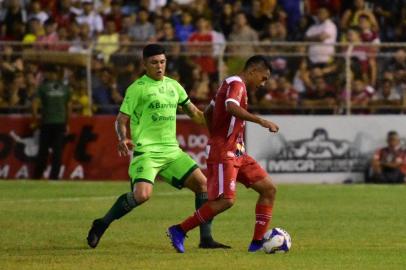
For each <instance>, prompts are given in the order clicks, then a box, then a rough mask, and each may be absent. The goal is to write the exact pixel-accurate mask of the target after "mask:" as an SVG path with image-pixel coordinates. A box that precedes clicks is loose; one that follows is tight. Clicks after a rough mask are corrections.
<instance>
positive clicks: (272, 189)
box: [266, 182, 276, 198]
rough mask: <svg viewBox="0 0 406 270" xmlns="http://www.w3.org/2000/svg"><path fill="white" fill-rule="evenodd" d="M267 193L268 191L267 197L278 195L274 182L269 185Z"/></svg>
mask: <svg viewBox="0 0 406 270" xmlns="http://www.w3.org/2000/svg"><path fill="white" fill-rule="evenodd" d="M266 193H267V197H269V198H275V196H276V186H275V185H274V184H273V183H272V182H271V184H270V185H269V186H268V188H267V191H266Z"/></svg>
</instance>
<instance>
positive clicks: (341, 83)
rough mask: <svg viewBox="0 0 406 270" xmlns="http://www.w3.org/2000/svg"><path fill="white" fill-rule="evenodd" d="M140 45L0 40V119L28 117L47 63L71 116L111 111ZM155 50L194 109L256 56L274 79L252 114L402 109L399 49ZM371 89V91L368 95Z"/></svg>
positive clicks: (257, 95)
mask: <svg viewBox="0 0 406 270" xmlns="http://www.w3.org/2000/svg"><path fill="white" fill-rule="evenodd" d="M144 45H145V44H144V43H129V42H127V43H125V44H124V43H122V44H121V45H119V44H96V43H57V44H28V45H27V44H22V43H16V42H2V43H0V48H1V49H0V68H1V71H0V72H1V73H0V74H1V77H0V113H10V112H13V113H27V112H29V108H30V101H31V100H32V98H33V96H34V95H35V91H36V88H37V87H38V84H39V82H40V81H41V80H42V77H43V76H44V72H42V71H41V70H42V67H43V66H44V65H48V64H51V65H56V66H58V67H60V74H61V77H62V80H63V81H64V82H65V83H66V84H68V85H69V86H70V87H71V88H72V90H73V93H74V96H75V98H74V99H75V100H74V101H75V102H74V106H75V108H76V111H77V112H78V113H81V114H89V113H90V112H93V113H115V112H116V111H117V108H118V106H119V104H120V103H121V100H122V97H123V95H124V94H125V89H126V87H127V86H128V85H129V84H130V83H131V82H132V81H133V80H135V79H136V78H138V77H139V76H141V75H142V72H143V69H142V60H141V52H142V48H143V46H144ZM162 45H164V46H165V47H166V51H167V58H168V61H167V75H168V76H170V77H174V78H176V79H178V80H179V81H180V82H181V83H182V85H184V87H185V89H186V90H187V91H188V93H189V95H190V97H191V98H192V100H193V101H194V102H195V103H196V104H197V105H198V106H200V107H204V106H205V104H207V103H208V102H209V100H210V98H211V97H212V95H213V93H214V92H215V90H216V88H217V86H218V85H219V83H220V82H221V80H222V79H224V78H225V77H227V76H229V75H232V74H236V73H238V72H239V71H240V70H241V69H242V68H243V64H244V61H245V60H246V59H247V58H248V57H249V56H251V55H253V54H258V53H260V54H264V55H266V56H267V57H269V59H270V61H271V64H272V68H273V76H274V78H273V79H272V80H270V81H269V82H268V83H267V85H266V86H265V88H263V89H260V90H257V91H251V92H250V98H249V100H250V103H251V109H252V110H253V111H256V112H259V113H280V114H319V113H321V114H326V113H327V114H351V113H389V114H403V113H404V112H405V111H406V51H405V48H406V44H405V43H382V44H371V43H368V44H366V43H357V44H342V43H337V44H327V45H321V44H318V43H302V42H300V43H298V42H253V43H246V42H245V43H230V42H228V43H174V42H169V43H162ZM311 46H319V47H318V50H316V54H315V53H314V50H313V52H311V51H309V48H310V47H311ZM326 48H334V52H332V53H331V57H330V60H329V61H328V62H325V63H324V64H320V63H319V64H317V63H312V62H311V61H310V60H309V56H310V57H313V58H314V57H316V58H317V57H318V58H320V56H321V58H323V53H324V54H325V55H324V56H326V55H328V54H330V53H329V52H328V49H327V50H325V49H326ZM324 51H327V52H324ZM317 54H318V55H317ZM323 87H324V88H325V89H323ZM388 88H390V89H389V90H390V91H389V92H390V93H389V94H388ZM292 89H295V90H292ZM371 89H375V91H374V93H372V90H371ZM383 89H384V90H383ZM323 91H327V93H323ZM309 93H310V94H309ZM311 94H313V96H312V95H311ZM85 97H87V100H85V99H86V98H85ZM323 97H324V98H323ZM372 97H375V98H372ZM81 98H82V99H83V100H81Z"/></svg>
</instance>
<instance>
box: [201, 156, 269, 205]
mask: <svg viewBox="0 0 406 270" xmlns="http://www.w3.org/2000/svg"><path fill="white" fill-rule="evenodd" d="M207 171H208V177H207V193H208V197H209V200H215V199H217V198H218V197H219V196H220V195H223V197H224V198H226V199H233V198H235V186H236V181H238V182H240V183H241V184H243V185H245V186H246V187H247V188H248V187H250V186H251V185H252V184H254V183H255V182H258V181H260V180H262V179H264V178H265V177H267V176H268V174H267V173H266V172H265V170H264V169H262V168H261V166H259V164H258V163H257V162H256V161H255V159H253V158H252V157H251V156H249V155H242V156H240V157H236V158H230V159H224V160H222V161H221V162H210V161H207Z"/></svg>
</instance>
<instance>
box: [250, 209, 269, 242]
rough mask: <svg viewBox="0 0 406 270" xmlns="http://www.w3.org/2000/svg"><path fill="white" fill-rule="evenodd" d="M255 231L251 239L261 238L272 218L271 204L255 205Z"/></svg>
mask: <svg viewBox="0 0 406 270" xmlns="http://www.w3.org/2000/svg"><path fill="white" fill-rule="evenodd" d="M255 217H256V218H255V231H254V237H253V240H262V238H263V237H264V234H265V232H266V230H267V228H268V224H269V222H270V220H271V218H272V206H271V205H265V204H257V206H256V207H255Z"/></svg>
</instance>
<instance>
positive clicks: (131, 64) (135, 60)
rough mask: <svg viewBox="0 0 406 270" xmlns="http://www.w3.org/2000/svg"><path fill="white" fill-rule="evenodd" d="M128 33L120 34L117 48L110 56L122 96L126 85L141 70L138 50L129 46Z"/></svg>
mask: <svg viewBox="0 0 406 270" xmlns="http://www.w3.org/2000/svg"><path fill="white" fill-rule="evenodd" d="M131 42H132V40H131V38H130V37H129V36H128V35H124V34H123V35H120V46H119V49H118V50H117V51H116V52H115V53H113V54H112V55H111V57H110V63H111V64H112V66H113V67H114V71H115V72H116V76H117V78H116V81H117V89H118V91H119V93H120V94H121V95H122V96H124V95H125V90H126V89H127V87H128V86H129V85H130V84H131V83H132V82H133V81H134V80H135V79H136V78H138V77H139V76H140V75H141V73H142V72H143V68H142V62H141V55H140V53H139V52H140V51H137V50H136V49H135V48H134V47H133V46H131Z"/></svg>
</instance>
